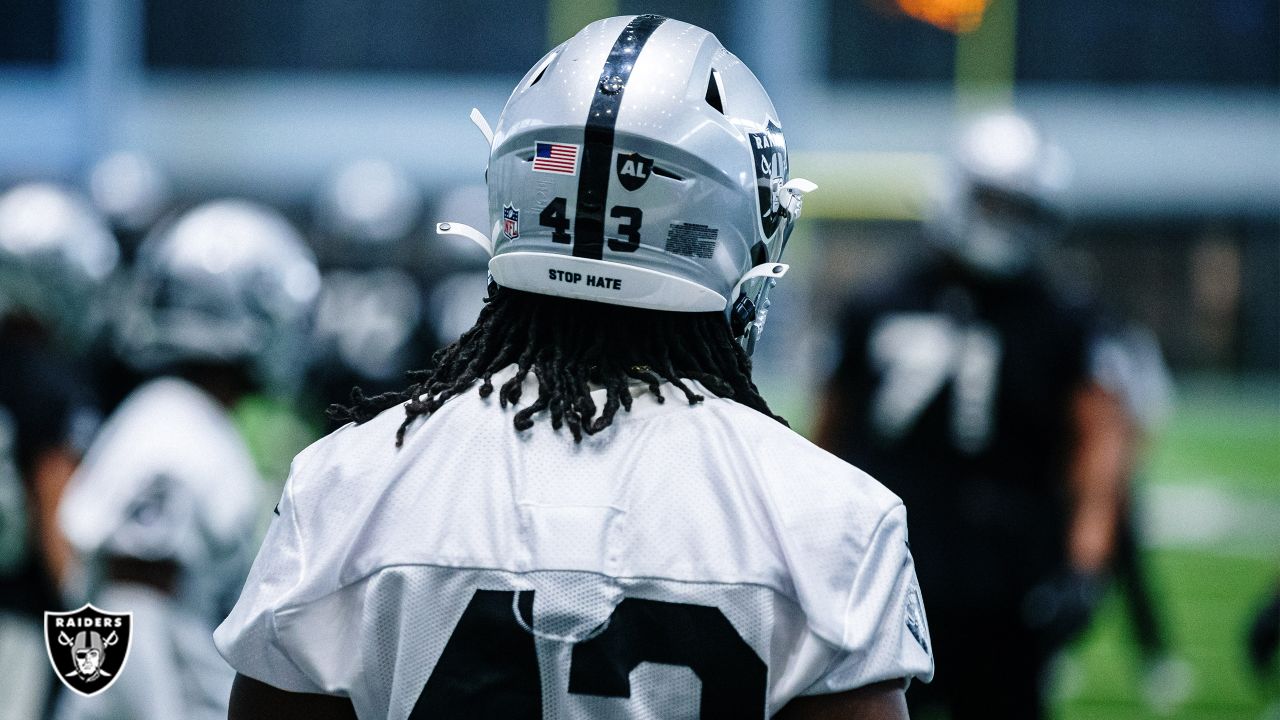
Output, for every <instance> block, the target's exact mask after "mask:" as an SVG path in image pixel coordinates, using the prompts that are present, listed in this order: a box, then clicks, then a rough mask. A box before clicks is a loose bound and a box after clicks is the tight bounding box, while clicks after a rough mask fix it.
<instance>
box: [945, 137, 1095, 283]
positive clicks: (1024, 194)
mask: <svg viewBox="0 0 1280 720" xmlns="http://www.w3.org/2000/svg"><path fill="white" fill-rule="evenodd" d="M1070 176H1071V168H1070V162H1069V159H1068V158H1067V155H1066V153H1065V152H1063V150H1062V149H1061V148H1059V147H1058V146H1056V145H1054V144H1052V143H1050V142H1049V141H1048V140H1047V139H1046V138H1045V137H1044V136H1043V135H1042V134H1041V133H1040V131H1039V130H1038V129H1037V128H1036V127H1035V126H1034V125H1032V124H1031V123H1030V122H1029V121H1028V120H1027V119H1026V118H1023V117H1021V116H1019V115H1015V114H1012V113H997V114H990V115H985V116H982V117H979V118H977V119H975V120H973V121H972V122H970V123H969V124H968V125H967V126H965V127H964V129H963V130H962V132H961V134H960V137H959V139H958V141H957V142H956V145H955V147H954V150H953V152H952V157H951V159H950V162H949V164H948V167H947V169H946V171H945V173H944V174H943V177H942V178H941V181H940V182H939V183H938V184H937V186H936V187H935V188H934V191H933V194H932V197H931V202H930V206H929V212H928V214H927V216H926V220H925V222H926V232H927V235H928V236H929V238H930V239H931V240H932V241H934V242H935V243H937V244H938V245H939V246H940V247H941V248H942V249H943V250H944V251H946V252H948V253H949V254H951V255H952V256H954V257H955V258H956V259H958V260H959V261H960V262H962V263H964V264H965V265H967V266H969V267H970V268H971V269H973V270H975V271H977V272H979V273H981V274H984V275H990V276H996V277H1008V276H1013V275H1016V274H1018V273H1020V272H1022V271H1024V270H1025V269H1027V268H1028V267H1030V265H1031V264H1032V261H1033V259H1034V258H1035V256H1036V254H1037V252H1038V251H1039V250H1040V248H1041V247H1042V246H1043V245H1044V244H1046V243H1047V241H1049V240H1051V239H1053V237H1054V235H1055V234H1056V233H1058V232H1059V231H1060V230H1061V228H1062V226H1063V223H1062V210H1063V208H1062V195H1063V193H1064V191H1065V190H1066V189H1067V184H1068V182H1069V180H1070Z"/></svg>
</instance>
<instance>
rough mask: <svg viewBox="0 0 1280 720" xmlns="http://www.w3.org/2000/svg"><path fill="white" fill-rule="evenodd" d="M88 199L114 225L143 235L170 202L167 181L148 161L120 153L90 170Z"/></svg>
mask: <svg viewBox="0 0 1280 720" xmlns="http://www.w3.org/2000/svg"><path fill="white" fill-rule="evenodd" d="M89 195H90V197H91V198H92V199H93V204H94V205H95V206H96V207H97V208H98V210H100V211H101V212H102V213H103V214H105V215H106V216H107V219H108V220H110V221H111V223H112V224H113V225H115V226H116V227H118V228H120V229H121V230H124V231H126V232H128V233H142V232H144V231H146V230H147V229H148V228H150V227H151V226H152V225H153V224H154V223H155V221H156V220H158V219H159V218H160V216H161V215H162V214H163V213H164V212H165V209H166V208H167V207H168V206H169V203H170V201H171V200H172V199H173V192H172V188H171V187H170V185H169V178H168V176H167V175H166V174H165V173H164V171H163V170H161V169H160V166H159V165H157V164H156V163H155V162H154V161H153V160H152V159H151V158H150V157H148V156H147V155H144V154H143V153H140V152H134V151H127V150H122V151H118V152H114V153H111V154H110V155H107V156H105V157H103V158H102V159H101V160H99V161H98V162H96V163H94V164H93V167H92V168H91V169H90V170H89Z"/></svg>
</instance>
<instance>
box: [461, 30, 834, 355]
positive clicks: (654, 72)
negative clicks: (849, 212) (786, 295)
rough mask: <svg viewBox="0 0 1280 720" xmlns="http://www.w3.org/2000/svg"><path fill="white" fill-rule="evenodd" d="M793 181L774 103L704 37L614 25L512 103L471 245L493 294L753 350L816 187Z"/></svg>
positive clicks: (563, 57) (497, 135)
mask: <svg viewBox="0 0 1280 720" xmlns="http://www.w3.org/2000/svg"><path fill="white" fill-rule="evenodd" d="M474 117H476V114H475V113H473V118H474ZM477 124H480V125H481V128H482V130H486V131H487V125H485V124H484V123H483V119H482V118H481V119H479V120H478V121H477ZM487 134H488V133H487ZM788 173H789V169H788V161H787V148H786V143H785V141H784V139H783V135H782V128H781V122H780V121H779V119H778V115H777V113H776V112H775V110H774V108H773V104H772V103H771V102H770V100H769V96H768V95H767V94H766V93H765V91H764V88H762V87H761V85H760V83H759V81H758V80H756V78H755V76H754V75H753V74H752V73H751V71H750V70H748V69H747V67H746V66H745V65H743V64H742V62H741V61H740V60H738V58H736V57H734V56H733V55H732V54H731V53H729V52H728V51H727V50H725V49H724V47H723V46H722V45H721V44H720V42H719V41H718V40H717V39H716V38H715V36H714V35H712V34H711V33H709V32H707V31H706V30H703V29H701V28H698V27H694V26H692V25H689V24H686V23H683V22H679V21H676V20H668V19H666V18H663V17H660V16H657V15H638V16H634V17H615V18H609V19H606V20H600V21H597V22H594V23H592V24H590V25H588V26H587V27H586V28H584V29H583V30H582V31H581V32H579V33H578V34H577V35H575V36H574V37H572V38H570V39H569V40H568V41H566V42H565V43H564V44H562V45H560V46H559V47H557V48H555V49H554V50H552V51H551V52H550V53H548V54H547V55H546V57H544V58H542V60H540V61H538V63H537V64H536V65H534V66H533V68H532V69H530V70H529V72H528V73H527V74H526V75H525V77H524V79H522V80H521V81H520V83H519V84H518V85H517V86H516V89H515V91H514V92H512V94H511V97H510V99H509V100H508V101H507V104H506V107H505V108H504V109H503V111H502V115H501V116H500V117H499V119H498V123H497V127H496V128H495V129H494V130H493V131H492V135H491V154H490V158H489V166H488V175H487V177H488V184H489V219H490V223H491V225H490V227H489V228H486V230H487V232H485V233H476V234H474V235H472V236H473V239H476V240H477V241H478V242H480V243H481V244H482V245H485V246H487V247H488V248H490V249H491V252H492V253H493V256H494V257H493V259H492V260H491V261H490V263H489V271H490V273H491V274H492V275H493V278H494V280H495V281H496V282H497V283H498V284H499V285H501V286H504V287H510V288H515V289H518V290H525V291H529V292H536V293H543V294H547V295H558V296H562V297H569V298H577V299H582V300H594V301H597V302H605V303H612V304H617V305H627V306H632V307H639V308H648V309H654V310H668V311H680V312H707V311H726V312H729V313H730V315H731V318H732V319H733V320H734V321H735V325H736V328H735V329H736V330H737V331H738V332H740V333H741V334H742V335H744V336H745V337H746V338H747V343H748V345H750V344H751V343H753V342H754V339H755V337H756V336H757V335H758V334H759V330H760V328H761V327H762V326H763V322H764V314H765V313H764V309H765V308H766V307H767V298H766V295H767V290H768V288H769V287H770V286H771V285H772V284H773V282H775V279H776V278H777V277H780V276H781V275H782V274H784V273H785V272H786V269H787V267H786V266H785V265H782V264H780V263H779V259H780V258H781V256H782V251H783V248H784V247H785V245H786V241H787V237H788V235H789V233H790V231H791V228H792V226H793V224H794V222H795V220H796V218H797V217H798V216H799V214H800V207H801V198H800V196H801V194H802V193H803V192H807V191H809V190H811V189H813V187H814V186H813V185H812V183H809V182H807V181H804V180H798V179H797V180H790V181H789V180H788ZM440 230H441V231H442V232H460V233H463V234H470V233H469V230H468V229H467V228H460V227H457V224H456V223H446V224H442V226H440Z"/></svg>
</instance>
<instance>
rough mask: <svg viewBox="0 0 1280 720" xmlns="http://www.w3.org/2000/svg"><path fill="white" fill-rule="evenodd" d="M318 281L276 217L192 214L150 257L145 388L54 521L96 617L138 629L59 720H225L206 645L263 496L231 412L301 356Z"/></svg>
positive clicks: (142, 302)
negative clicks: (125, 621)
mask: <svg viewBox="0 0 1280 720" xmlns="http://www.w3.org/2000/svg"><path fill="white" fill-rule="evenodd" d="M319 284H320V279H319V272H318V271H317V269H316V265H315V261H314V259H313V258H312V256H311V253H310V250H308V249H307V247H306V246H305V245H304V244H303V241H302V239H301V237H300V236H299V235H298V233H297V232H296V231H294V230H293V228H292V227H291V226H290V225H289V224H288V222H287V221H285V219H284V218H282V217H281V216H280V215H279V214H278V213H276V212H275V211H273V210H270V209H268V208H265V207H262V206H259V205H256V204H253V203H249V202H245V201H239V200H223V201H216V202H210V203H206V204H204V205H201V206H198V207H196V208H194V209H192V210H190V211H189V212H187V213H185V214H183V215H182V216H180V217H178V218H176V219H175V220H173V221H172V222H169V223H167V224H164V225H162V226H161V227H160V228H159V229H158V230H157V231H156V232H155V233H154V234H152V235H151V236H149V237H148V238H147V239H146V240H144V241H143V243H142V245H141V246H140V248H139V252H138V259H137V262H136V264H135V266H134V268H133V270H132V273H131V278H130V282H129V287H128V289H127V294H126V300H125V301H124V303H123V304H122V306H121V307H120V308H119V313H120V317H119V319H118V322H119V328H118V334H117V342H118V344H119V346H120V351H121V352H122V353H123V354H124V355H125V357H126V358H127V359H128V360H129V361H130V362H131V363H133V364H134V365H135V366H136V367H137V368H138V369H139V370H140V371H143V372H146V373H148V374H149V375H150V376H151V379H150V380H148V381H147V382H145V383H144V384H143V385H141V386H140V387H139V388H138V389H137V390H135V391H134V392H133V393H131V394H130V395H129V397H128V398H126V399H125V401H124V403H123V404H121V406H120V407H119V408H118V409H117V410H116V411H115V412H114V413H113V414H112V415H111V416H110V417H109V418H108V420H107V422H106V423H105V424H104V425H103V428H102V431H101V432H100V434H99V436H98V438H97V439H96V440H95V441H94V443H93V445H92V446H91V447H90V449H89V451H88V453H87V454H86V456H85V460H84V462H83V464H82V465H81V466H80V468H79V470H78V471H77V472H76V474H75V475H74V476H73V477H72V479H71V482H70V484H69V486H68V490H67V493H66V496H65V498H64V500H63V503H62V507H61V508H60V509H59V519H60V521H61V524H62V528H63V531H64V532H65V533H66V535H67V537H68V538H69V540H70V541H71V543H72V545H73V546H74V547H75V549H76V550H77V551H78V552H79V554H80V555H81V556H82V557H83V558H84V559H85V568H86V572H85V583H84V585H85V587H84V592H85V594H86V595H87V597H88V599H89V600H91V601H92V602H93V603H94V604H96V605H98V606H100V607H102V608H104V609H109V610H112V611H118V612H132V613H133V614H134V622H133V633H132V641H131V647H130V649H129V655H128V667H127V671H125V672H123V673H121V675H120V676H119V677H118V679H117V681H116V682H115V684H114V685H112V686H111V687H110V688H108V689H107V690H104V691H103V692H102V693H101V694H98V695H95V696H93V697H82V696H78V695H76V696H71V695H67V696H66V698H65V702H64V703H62V707H61V708H60V717H62V718H66V719H76V720H80V719H84V718H94V719H98V718H103V719H105V718H135V719H138V720H150V719H155V720H161V719H163V720H168V719H170V718H178V717H182V718H211V719H212V718H223V717H226V712H227V695H228V693H229V692H230V688H231V681H232V679H233V677H234V673H232V671H231V669H230V668H229V667H227V665H226V663H224V662H223V661H222V659H221V658H220V657H219V656H218V654H217V652H216V650H215V649H214V647H213V642H212V638H211V633H212V631H213V628H214V627H215V626H216V624H217V622H218V621H219V620H220V619H221V618H222V617H223V616H224V615H225V614H226V610H227V608H228V607H230V605H231V603H232V601H233V600H234V598H235V595H236V593H238V592H239V589H240V585H241V583H242V582H243V580H244V576H245V574H246V572H247V570H248V565H249V560H250V559H251V556H252V552H253V542H254V529H255V526H256V524H257V521H258V519H259V517H260V516H261V515H262V514H263V513H261V512H260V509H261V508H262V507H263V503H262V498H261V495H262V487H261V482H260V479H259V478H258V476H257V472H256V470H255V468H254V464H253V460H252V458H251V456H250V454H249V450H248V449H247V447H246V446H245V443H244V441H243V440H242V439H241V437H240V436H239V435H238V434H237V431H236V427H235V426H234V425H233V423H232V420H231V416H230V409H231V408H232V407H233V406H234V405H235V404H236V403H237V402H238V401H239V400H240V399H241V398H242V397H243V396H244V395H245V394H246V393H248V392H250V391H251V390H253V389H255V388H257V387H260V386H264V385H267V386H274V385H277V384H278V382H279V380H280V379H281V378H282V377H284V376H286V375H287V374H288V373H289V372H290V371H291V370H292V367H293V366H294V364H295V363H296V360H297V358H298V357H299V356H300V354H301V351H300V348H301V345H302V341H303V340H304V338H305V337H306V333H307V331H308V327H307V323H308V322H309V317H310V312H311V310H312V306H313V304H314V300H315V297H316V294H317V292H318V289H319Z"/></svg>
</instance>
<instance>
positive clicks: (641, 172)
mask: <svg viewBox="0 0 1280 720" xmlns="http://www.w3.org/2000/svg"><path fill="white" fill-rule="evenodd" d="M652 170H653V158H647V157H645V156H643V155H641V154H640V153H631V154H630V155H623V154H622V153H618V182H620V183H622V187H624V188H626V189H628V190H639V189H640V186H642V185H644V183H645V181H646V180H648V179H649V173H650V172H651V171H652Z"/></svg>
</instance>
